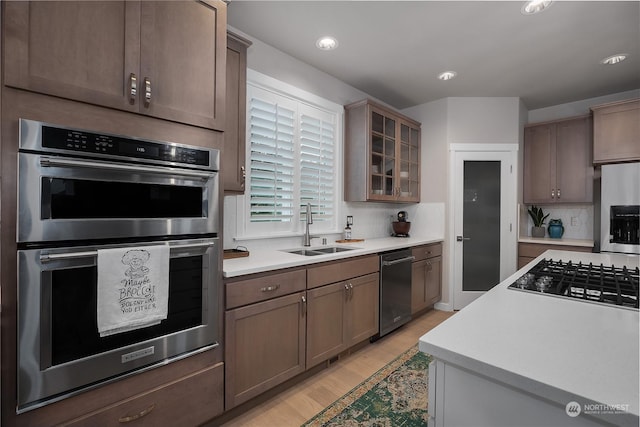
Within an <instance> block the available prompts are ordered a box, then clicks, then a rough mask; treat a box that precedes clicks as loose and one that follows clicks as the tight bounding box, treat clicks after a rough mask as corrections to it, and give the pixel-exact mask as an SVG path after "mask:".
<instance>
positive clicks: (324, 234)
mask: <svg viewBox="0 0 640 427" xmlns="http://www.w3.org/2000/svg"><path fill="white" fill-rule="evenodd" d="M341 233H342V230H334V231H331V230H328V231H320V232H317V231H314V232H312V233H311V235H312V236H317V237H320V238H322V237H327V236H329V235H331V234H341ZM303 236H304V233H274V234H269V235H256V236H235V237H234V238H233V240H234V241H236V242H244V241H247V240H263V239H285V238H302V237H303Z"/></svg>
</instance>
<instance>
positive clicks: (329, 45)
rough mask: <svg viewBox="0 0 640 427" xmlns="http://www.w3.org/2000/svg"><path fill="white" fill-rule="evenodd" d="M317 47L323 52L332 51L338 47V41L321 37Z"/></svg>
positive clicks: (329, 37) (328, 37)
mask: <svg viewBox="0 0 640 427" xmlns="http://www.w3.org/2000/svg"><path fill="white" fill-rule="evenodd" d="M316 47H317V48H318V49H321V50H332V49H335V48H337V47H338V40H336V39H335V38H334V37H331V36H325V37H320V38H319V39H318V41H316Z"/></svg>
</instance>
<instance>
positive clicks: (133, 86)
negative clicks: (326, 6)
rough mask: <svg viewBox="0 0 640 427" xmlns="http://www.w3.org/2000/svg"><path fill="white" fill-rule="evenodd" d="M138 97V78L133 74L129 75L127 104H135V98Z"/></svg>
mask: <svg viewBox="0 0 640 427" xmlns="http://www.w3.org/2000/svg"><path fill="white" fill-rule="evenodd" d="M137 95H138V78H137V77H136V75H135V74H134V73H131V74H130V75H129V104H131V105H133V104H135V103H136V96H137Z"/></svg>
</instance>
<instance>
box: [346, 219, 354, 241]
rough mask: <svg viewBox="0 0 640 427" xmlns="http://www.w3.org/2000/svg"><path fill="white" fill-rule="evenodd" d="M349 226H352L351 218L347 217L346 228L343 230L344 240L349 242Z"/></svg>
mask: <svg viewBox="0 0 640 427" xmlns="http://www.w3.org/2000/svg"><path fill="white" fill-rule="evenodd" d="M351 225H353V217H352V216H351V215H349V216H347V226H346V227H345V228H344V240H351Z"/></svg>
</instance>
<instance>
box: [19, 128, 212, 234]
mask: <svg viewBox="0 0 640 427" xmlns="http://www.w3.org/2000/svg"><path fill="white" fill-rule="evenodd" d="M219 162H220V159H219V151H218V150H214V149H204V148H195V147H189V146H186V145H183V144H175V143H162V142H158V141H145V140H140V139H134V138H127V137H123V136H117V135H105V134H100V133H96V132H88V131H83V130H77V129H69V128H64V127H60V126H55V125H50V124H46V123H41V122H35V121H32V120H20V152H19V154H18V169H19V172H18V173H19V176H18V180H19V187H20V191H19V193H18V216H19V218H20V221H18V242H44V241H46V242H50V241H60V240H85V239H105V238H107V239H108V238H127V237H131V236H136V237H142V236H179V235H186V234H194V235H195V234H202V233H211V232H214V233H215V232H217V226H218V213H219V211H218V200H217V197H218V172H217V171H218V169H219Z"/></svg>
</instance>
